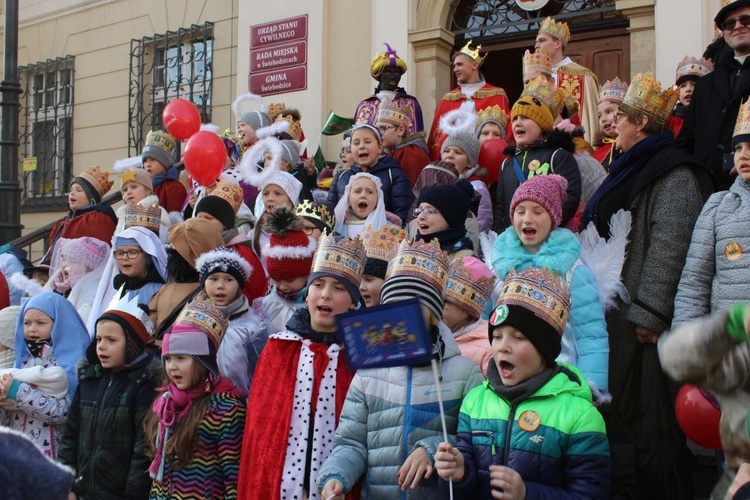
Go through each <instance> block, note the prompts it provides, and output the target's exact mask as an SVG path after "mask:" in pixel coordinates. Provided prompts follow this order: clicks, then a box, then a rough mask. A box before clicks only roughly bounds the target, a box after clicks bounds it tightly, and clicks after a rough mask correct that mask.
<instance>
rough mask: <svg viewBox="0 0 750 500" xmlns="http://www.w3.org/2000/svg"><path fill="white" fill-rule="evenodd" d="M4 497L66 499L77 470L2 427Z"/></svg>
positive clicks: (0, 461)
mask: <svg viewBox="0 0 750 500" xmlns="http://www.w3.org/2000/svg"><path fill="white" fill-rule="evenodd" d="M0 450H3V452H2V453H0V497H2V498H6V499H11V498H12V499H13V500H36V499H38V498H46V499H49V500H65V499H67V498H68V495H69V494H70V491H71V488H73V482H74V480H75V471H74V470H73V469H71V468H70V467H66V466H65V465H62V464H60V463H57V462H55V461H54V460H52V459H50V458H49V457H47V456H45V455H44V453H43V452H42V450H41V449H40V448H39V447H38V446H37V445H36V444H34V442H33V441H31V439H29V438H28V437H26V436H25V435H24V434H21V433H20V432H18V431H15V430H13V429H10V428H8V427H0Z"/></svg>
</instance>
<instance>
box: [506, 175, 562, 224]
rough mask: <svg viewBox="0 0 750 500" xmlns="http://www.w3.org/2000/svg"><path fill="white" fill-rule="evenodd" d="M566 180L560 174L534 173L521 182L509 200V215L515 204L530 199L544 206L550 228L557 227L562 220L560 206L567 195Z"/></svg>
mask: <svg viewBox="0 0 750 500" xmlns="http://www.w3.org/2000/svg"><path fill="white" fill-rule="evenodd" d="M567 190H568V180H567V179H566V178H565V177H563V176H562V175H557V174H549V175H535V176H534V177H532V178H531V179H529V180H527V181H526V182H523V183H521V185H520V186H518V188H517V189H516V192H515V194H514V195H513V199H512V200H511V201H510V213H511V217H512V216H513V212H514V211H515V209H516V205H518V204H519V203H521V202H522V201H526V200H531V201H534V202H536V203H539V204H540V205H541V206H543V207H544V209H545V210H547V212H549V216H550V217H551V218H552V229H557V228H558V227H559V226H560V223H561V222H562V206H563V202H564V201H565V199H566V198H567V196H568V191H567Z"/></svg>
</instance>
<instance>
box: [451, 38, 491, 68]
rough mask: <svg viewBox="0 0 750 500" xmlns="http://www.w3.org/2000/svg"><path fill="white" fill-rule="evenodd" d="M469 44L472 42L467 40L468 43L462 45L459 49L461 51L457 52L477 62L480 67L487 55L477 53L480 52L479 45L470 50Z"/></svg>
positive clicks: (480, 47)
mask: <svg viewBox="0 0 750 500" xmlns="http://www.w3.org/2000/svg"><path fill="white" fill-rule="evenodd" d="M471 42H472V41H471V40H469V41H468V42H466V45H464V46H463V47H461V50H459V51H458V52H459V53H461V54H465V55H467V56H469V57H471V58H472V59H474V60H475V61H476V62H478V63H479V65H480V66H481V65H482V64H483V63H484V59H485V58H486V57H487V54H484V55H481V54H480V53H479V51H480V50H482V46H481V45H477V46H476V47H475V48H473V49H472V48H471Z"/></svg>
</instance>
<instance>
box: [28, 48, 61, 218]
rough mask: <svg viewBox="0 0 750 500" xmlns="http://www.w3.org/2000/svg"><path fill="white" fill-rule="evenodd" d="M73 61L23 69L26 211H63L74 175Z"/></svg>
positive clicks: (50, 61) (50, 60)
mask: <svg viewBox="0 0 750 500" xmlns="http://www.w3.org/2000/svg"><path fill="white" fill-rule="evenodd" d="M74 63H75V58H74V57H73V56H66V57H59V58H57V59H48V60H47V61H44V62H39V63H36V64H30V65H28V66H21V67H19V68H18V69H19V72H18V73H19V77H20V81H21V89H22V91H23V94H22V96H21V110H20V120H19V143H20V147H19V149H20V156H21V161H22V162H23V163H22V165H23V168H22V169H21V187H22V194H21V203H22V208H23V210H24V211H27V212H28V211H44V210H58V209H64V208H65V207H66V206H67V196H66V195H65V193H66V192H67V190H68V182H69V181H70V179H71V173H72V171H73V87H74V86H73V83H74Z"/></svg>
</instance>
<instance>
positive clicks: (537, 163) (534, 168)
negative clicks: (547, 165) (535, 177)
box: [529, 160, 542, 172]
mask: <svg viewBox="0 0 750 500" xmlns="http://www.w3.org/2000/svg"><path fill="white" fill-rule="evenodd" d="M541 166H542V164H541V162H540V161H539V160H531V161H530V162H529V172H536V171H537V169H538V168H539V167H541Z"/></svg>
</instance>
